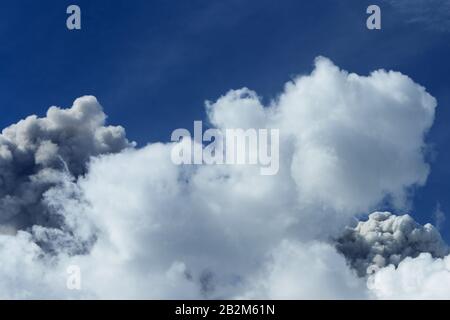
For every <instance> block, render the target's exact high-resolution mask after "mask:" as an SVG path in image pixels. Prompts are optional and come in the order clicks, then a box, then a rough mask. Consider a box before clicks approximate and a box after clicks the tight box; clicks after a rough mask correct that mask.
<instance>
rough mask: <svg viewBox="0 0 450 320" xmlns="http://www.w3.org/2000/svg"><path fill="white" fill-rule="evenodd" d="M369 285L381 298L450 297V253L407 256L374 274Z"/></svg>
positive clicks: (374, 293) (375, 294)
mask: <svg viewBox="0 0 450 320" xmlns="http://www.w3.org/2000/svg"><path fill="white" fill-rule="evenodd" d="M368 287H369V289H370V290H371V293H372V294H373V295H374V297H375V298H378V299H450V256H447V257H445V258H443V259H434V258H433V257H432V256H431V254H429V253H422V254H421V255H419V256H418V257H416V258H406V259H405V260H403V261H402V262H401V263H400V264H399V266H398V267H397V268H395V267H394V266H393V265H390V266H388V267H386V268H383V269H381V270H380V271H378V272H377V273H375V274H374V275H372V276H371V277H370V278H369V280H368Z"/></svg>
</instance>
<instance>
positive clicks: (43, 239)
mask: <svg viewBox="0 0 450 320" xmlns="http://www.w3.org/2000/svg"><path fill="white" fill-rule="evenodd" d="M105 120H106V115H105V114H104V113H103V111H102V107H101V106H100V105H99V103H98V102H97V100H96V98H95V97H92V96H85V97H82V98H79V99H77V100H75V102H74V104H73V106H72V107H71V108H69V109H60V108H58V107H51V108H50V109H49V110H48V112H47V115H46V116H45V117H44V118H39V117H37V116H29V117H27V118H26V119H24V120H21V121H19V122H18V123H17V124H14V125H11V126H9V127H7V128H5V129H4V130H3V131H2V133H1V134H0V227H1V228H0V232H1V233H10V234H11V233H15V232H16V231H18V230H28V231H33V234H34V235H35V236H36V242H37V243H39V244H40V245H42V246H44V247H47V249H49V250H53V249H54V247H55V246H56V247H60V246H63V247H64V246H65V245H67V242H69V241H70V234H67V233H64V232H63V231H62V230H61V229H62V228H65V227H66V226H67V224H66V223H65V222H64V221H63V220H64V219H65V218H64V217H62V216H61V215H57V214H54V211H52V210H51V207H50V206H49V205H48V203H47V201H45V199H44V195H45V193H46V192H47V191H48V190H50V189H51V188H52V187H54V186H57V185H58V184H60V183H61V182H62V181H64V178H67V177H68V178H69V179H76V178H77V177H79V176H81V175H83V174H85V173H86V168H87V167H86V166H87V163H88V161H89V159H90V157H93V156H98V155H100V154H108V153H117V152H120V151H121V150H123V149H125V148H127V147H131V146H133V144H132V143H130V142H128V141H127V139H126V137H125V130H124V129H123V128H122V127H120V126H117V127H114V126H105ZM40 227H49V228H52V229H48V230H45V229H40ZM50 230H51V231H50ZM58 241H59V242H58ZM80 249H82V248H78V249H77V250H80Z"/></svg>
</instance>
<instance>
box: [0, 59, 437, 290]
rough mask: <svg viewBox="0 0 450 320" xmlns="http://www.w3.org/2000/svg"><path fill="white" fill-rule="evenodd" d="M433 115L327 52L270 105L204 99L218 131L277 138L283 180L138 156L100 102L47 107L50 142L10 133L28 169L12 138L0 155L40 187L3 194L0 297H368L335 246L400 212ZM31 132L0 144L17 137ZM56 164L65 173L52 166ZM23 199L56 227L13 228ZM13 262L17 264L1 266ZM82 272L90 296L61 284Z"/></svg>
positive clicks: (33, 132)
mask: <svg viewBox="0 0 450 320" xmlns="http://www.w3.org/2000/svg"><path fill="white" fill-rule="evenodd" d="M80 106H82V107H80ZM435 106H436V102H435V99H434V98H433V97H431V96H430V95H429V94H428V93H426V91H425V89H424V88H423V87H421V86H419V85H418V84H416V83H414V82H413V81H412V80H411V79H410V78H408V77H406V76H404V75H402V74H400V73H397V72H387V71H383V70H379V71H376V72H374V73H372V74H371V75H369V76H358V75H356V74H352V73H347V72H345V71H342V70H340V69H339V68H338V67H336V66H335V65H334V64H333V63H332V62H331V61H329V60H327V59H325V58H318V59H317V60H316V66H315V69H314V71H313V72H312V73H311V74H310V75H305V76H302V77H298V78H296V79H294V80H293V81H291V82H289V83H287V84H286V86H285V88H284V90H283V92H282V93H281V94H280V96H279V97H278V98H277V99H276V100H275V101H273V102H272V103H271V104H270V105H269V106H263V105H262V103H261V100H260V99H259V98H258V96H257V94H256V93H255V92H253V91H251V90H249V89H245V88H244V89H240V90H233V91H230V92H228V93H227V94H226V95H224V96H223V97H220V98H219V99H218V100H217V101H216V102H209V103H208V104H207V113H208V117H209V121H210V122H211V124H212V125H213V126H215V127H217V128H221V129H224V128H236V127H240V128H276V129H279V130H280V170H279V172H278V174H277V175H274V176H262V175H260V174H259V168H257V167H256V166H248V165H246V166H244V165H215V166H212V165H210V166H176V165H174V164H173V163H172V162H171V158H170V154H171V148H172V146H173V145H172V144H168V143H155V144H151V145H148V146H145V147H143V148H140V149H136V148H133V146H132V144H130V143H129V142H128V141H127V140H126V138H125V134H124V131H123V129H121V128H120V127H105V126H104V120H105V116H104V114H103V113H102V112H101V109H100V107H99V106H98V104H97V102H96V101H95V100H94V98H92V97H85V98H81V100H77V101H76V102H75V104H74V106H73V107H72V108H71V109H67V110H60V109H50V110H53V111H49V113H48V115H47V117H46V118H43V119H37V118H32V119H31V120H28V122H30V123H34V122H36V121H37V122H38V123H44V124H45V126H44V128H45V130H44V133H45V134H44V135H43V134H42V130H43V129H42V128H41V127H40V126H39V125H34V126H37V127H38V128H40V129H39V130H38V129H27V130H26V132H27V134H26V135H25V137H26V138H20V139H19V138H14V139H16V140H14V139H13V138H8V139H10V140H11V139H12V140H14V141H15V142H14V143H12V145H21V146H22V147H21V148H19V147H17V149H18V150H21V149H25V150H28V149H29V148H31V151H30V152H29V153H27V154H29V155H28V156H27V157H32V158H33V159H34V160H29V162H26V163H29V164H32V165H31V166H30V168H32V170H30V171H26V170H23V171H20V170H19V169H22V168H24V167H21V166H20V162H17V161H15V162H14V161H12V160H11V159H12V158H11V157H10V156H9V153H8V151H7V150H6V147H4V145H5V146H7V148H9V146H10V145H11V144H7V143H4V144H2V145H1V147H0V151H1V152H0V156H1V157H2V158H1V159H3V160H1V161H4V162H5V163H8V164H9V165H11V164H12V163H14V164H15V166H16V167H14V168H15V169H14V170H12V171H11V172H13V173H14V172H21V175H20V178H17V177H16V176H15V175H14V176H13V177H14V178H13V179H11V183H10V184H9V185H10V186H13V185H16V184H19V183H26V184H27V185H28V184H30V183H39V184H42V183H44V182H45V185H44V186H43V187H41V188H39V189H35V188H31V189H27V190H29V192H28V193H25V194H26V195H27V196H25V195H23V196H22V193H20V196H19V197H17V196H16V193H14V192H12V191H11V190H12V189H11V188H10V189H8V188H3V187H2V186H0V201H2V203H5V204H6V203H9V202H8V201H10V199H14V201H16V202H19V205H16V206H15V207H14V208H18V209H17V210H16V211H14V210H12V209H11V210H10V211H5V212H7V213H6V214H8V219H4V220H3V221H4V222H0V225H2V227H3V229H0V232H2V234H1V235H0V279H6V281H4V282H0V296H2V297H7V298H8V297H26V298H28V297H35V298H36V297H37V298H39V297H54V296H60V297H64V296H66V297H75V298H78V297H98V298H230V297H231V298H236V297H268V298H277V297H279V298H281V297H283V298H314V297H317V298H349V297H361V298H364V297H367V296H370V295H369V293H368V292H367V288H365V285H364V281H365V279H364V278H358V277H357V275H356V271H354V270H353V269H351V268H350V267H349V266H347V265H346V263H345V261H346V260H345V258H344V257H343V256H342V255H340V254H339V253H338V251H337V250H336V249H335V248H334V243H333V240H332V239H335V238H336V237H338V236H339V235H340V233H341V232H342V230H343V227H344V226H345V225H348V224H349V222H350V221H351V220H352V218H353V217H354V216H355V215H357V214H361V213H365V212H369V210H371V209H373V208H375V207H376V205H377V204H378V203H380V202H382V201H390V202H391V204H392V205H393V206H397V207H402V206H405V204H406V203H407V194H408V190H409V188H411V187H414V186H415V185H423V184H424V183H425V181H426V178H427V175H428V171H429V168H428V165H427V164H426V162H425V161H424V154H423V149H424V147H425V142H424V136H425V134H426V132H427V130H428V129H429V128H430V126H431V125H432V123H433V118H434V108H435ZM83 110H84V111H83ZM91 119H93V120H91ZM95 119H97V120H95ZM25 121H27V120H25ZM85 122H86V123H90V125H87V127H86V126H85ZM22 127H23V124H22V123H19V124H18V125H16V126H12V127H10V129H7V130H9V131H10V132H14V134H6V133H5V132H6V130H5V131H4V134H3V135H4V136H5V137H6V136H7V137H16V136H17V137H18V136H20V135H17V134H16V132H21V130H18V129H19V128H22ZM26 127H28V126H26ZM78 127H79V129H77V128H78ZM11 128H12V129H11ZM55 128H57V129H55ZM58 128H59V129H58ZM67 128H71V129H70V130H69V129H67ZM51 130H56V132H57V133H58V134H57V135H56V136H57V137H58V138H54V136H53V134H52V135H50V137H51V138H49V137H48V135H49V134H48V133H47V131H51ZM52 132H53V131H52ZM73 132H75V133H76V134H75V135H73V134H72V135H71V134H70V133H73ZM42 135H43V136H44V138H40V137H41V136H42ZM168 138H169V137H168ZM41 140H42V141H41ZM19 141H20V142H19ZM36 141H39V143H38V142H36ZM28 144H30V146H28ZM66 149H67V151H64V152H62V151H60V150H66ZM8 150H9V149H8ZM55 152H56V154H55ZM71 152H72V153H73V154H72V153H71ZM78 153H79V154H78ZM18 154H21V153H18ZM67 155H70V156H67ZM11 156H12V155H11ZM14 156H16V155H14ZM16 157H19V156H18V155H17V156H16ZM55 157H56V158H59V157H61V158H63V160H64V161H63V163H66V164H67V167H66V166H59V167H58V166H56V165H51V164H52V163H53V160H52V159H54V158H55ZM5 159H6V160H5ZM72 159H74V160H72ZM55 163H57V161H56V160H55ZM72 163H73V164H72ZM0 168H1V169H0V175H1V176H2V177H7V176H8V175H11V173H10V171H8V170H10V167H8V166H4V167H0ZM3 179H4V178H3ZM35 190H38V191H35ZM28 198H32V199H40V200H39V208H42V209H40V210H39V211H37V212H38V215H40V216H42V217H45V218H48V219H50V220H51V221H52V223H44V222H42V221H41V220H35V219H31V220H29V221H31V222H27V223H17V221H16V220H17V219H19V218H18V217H19V216H20V215H21V210H20V208H22V206H21V204H20V203H21V201H23V202H24V203H25V204H28V203H35V201H34V202H33V201H28V200H26V199H28ZM5 206H6V205H5ZM42 213H43V214H42ZM27 214H30V215H33V213H27ZM1 215H4V214H3V212H2V213H1V214H0V216H1ZM6 221H7V222H6ZM27 221H28V220H27ZM10 226H13V227H14V229H13V231H10V229H8V228H9V227H10ZM1 230H4V231H1ZM8 230H9V231H8ZM11 248H14V249H13V250H12V249H11ZM7 254H8V255H11V254H12V255H14V257H13V258H12V259H11V260H8V261H4V260H5V258H2V257H5V256H7ZM72 264H75V265H78V266H79V267H80V268H81V271H82V288H83V290H82V291H80V292H74V291H69V290H67V289H66V288H65V284H66V283H65V277H66V274H65V269H66V267H67V266H68V265H72ZM18 265H21V267H20V268H16V266H18ZM16 269H17V270H18V271H17V272H16ZM306 270H307V275H306V274H305V272H306ZM289 279H290V281H289ZM289 282H291V283H289ZM15 287H17V288H24V289H23V290H15V289H14V288H15Z"/></svg>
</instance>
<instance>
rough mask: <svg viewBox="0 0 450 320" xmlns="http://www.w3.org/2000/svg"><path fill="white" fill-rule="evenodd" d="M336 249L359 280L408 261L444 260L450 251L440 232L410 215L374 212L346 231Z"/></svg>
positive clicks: (338, 241)
mask: <svg viewBox="0 0 450 320" xmlns="http://www.w3.org/2000/svg"><path fill="white" fill-rule="evenodd" d="M336 247H337V249H338V251H340V252H341V253H342V254H343V255H344V256H345V257H346V259H347V261H348V263H349V264H350V265H351V266H352V267H353V268H354V269H355V270H356V271H357V273H358V275H359V276H365V275H367V274H371V273H373V272H376V271H377V270H378V269H379V268H382V267H385V266H387V265H390V264H393V265H395V266H398V264H399V263H400V262H401V261H402V260H403V259H404V258H406V257H413V258H414V257H417V256H418V255H419V254H420V253H422V252H428V253H430V254H431V255H432V256H433V257H444V256H445V255H447V254H448V252H449V250H448V247H447V245H446V244H445V243H444V241H443V240H442V238H441V235H440V234H439V231H438V230H437V229H436V228H435V227H434V226H432V225H431V224H426V225H424V226H422V225H420V224H418V223H417V222H415V221H414V219H413V218H411V217H410V216H409V215H407V214H406V215H402V216H396V215H393V214H391V213H389V212H375V213H372V214H371V215H369V219H368V220H367V221H361V222H359V223H358V224H357V226H356V227H355V228H351V227H347V228H346V230H345V232H344V234H343V235H342V236H341V237H340V238H339V239H338V240H337V244H336Z"/></svg>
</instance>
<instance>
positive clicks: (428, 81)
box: [0, 0, 450, 241]
mask: <svg viewBox="0 0 450 320" xmlns="http://www.w3.org/2000/svg"><path fill="white" fill-rule="evenodd" d="M401 2H403V1H395V0H394V1H385V0H377V1H361V0H346V1H337V0H334V1H331V0H330V1H328V0H318V1H298V0H292V1H291V0H283V1H277V2H275V1H268V0H259V1H242V0H239V1H238V0H230V1H211V0H208V1H206V0H203V1H200V0H193V1H149V0H131V1H130V0H128V1H124V0H114V1H98V0H88V1H81V0H77V1H61V0H42V1H31V0H17V1H8V2H6V1H2V2H1V3H0V37H1V40H2V46H1V47H0V61H1V62H2V65H1V68H0V97H1V109H0V110H1V115H2V117H1V118H0V125H1V127H5V126H7V125H9V124H11V123H14V122H16V121H17V120H18V119H20V118H23V117H25V116H27V115H29V114H38V115H43V114H44V113H45V111H46V110H47V108H48V107H49V106H50V105H59V106H70V105H71V103H72V101H73V100H74V99H75V98H76V97H79V96H82V95H85V94H92V95H95V96H96V97H97V98H98V99H99V101H100V102H101V103H102V105H103V106H104V108H105V112H106V113H107V114H108V115H109V122H110V123H112V124H120V125H122V126H124V127H125V128H126V130H127V134H128V136H129V137H130V138H131V139H132V140H135V141H137V142H138V143H139V144H140V145H143V144H145V143H147V142H150V141H167V140H169V138H170V133H171V132H172V130H173V129H175V128H178V127H186V128H191V127H192V122H193V120H198V119H203V118H204V117H205V113H204V101H205V100H207V99H208V100H214V99H216V98H218V97H219V96H220V95H222V94H224V93H225V92H227V91H228V90H229V89H233V88H234V89H237V88H240V87H243V86H246V87H248V88H250V89H252V90H255V91H256V92H258V94H260V95H261V96H262V97H263V99H264V101H270V99H272V98H274V97H276V95H277V94H278V93H279V92H280V91H281V89H282V86H283V84H284V83H285V82H286V81H288V80H289V79H291V78H292V77H293V76H295V75H297V74H303V73H309V72H310V71H311V69H312V63H313V60H314V58H315V57H316V56H318V55H323V56H326V57H328V58H330V59H331V60H333V61H334V62H335V63H336V64H337V65H338V66H340V67H341V68H344V69H346V70H349V71H352V72H356V73H359V74H368V73H369V72H370V71H372V70H374V69H378V68H385V69H393V70H397V71H401V72H402V73H404V74H406V75H408V76H410V77H411V78H412V79H414V81H415V82H418V83H420V84H421V85H423V86H425V87H426V88H427V90H428V92H430V93H431V94H432V95H433V96H434V97H436V98H437V100H438V109H437V115H436V120H435V123H434V126H433V129H432V131H431V132H430V134H429V137H428V141H429V143H430V145H431V146H432V150H431V151H430V155H429V158H430V161H431V169H432V171H431V175H430V176H429V178H428V183H427V185H426V186H425V187H423V188H420V189H418V190H415V194H414V197H413V205H412V209H411V213H412V215H413V216H414V217H415V218H416V219H417V220H418V221H419V222H422V223H423V222H432V219H433V218H432V214H433V211H434V210H435V207H436V205H437V203H440V205H441V209H442V210H443V211H444V212H446V213H447V212H448V211H450V200H449V197H448V190H450V167H449V166H448V163H450V140H449V137H450V129H449V127H448V125H447V121H448V120H449V119H450V113H449V111H448V108H447V106H448V105H449V103H450V93H449V90H448V88H450V76H449V74H450V72H449V71H450V62H449V61H448V57H449V56H450V41H449V36H450V30H449V29H448V23H446V24H445V23H444V20H442V19H443V17H442V16H440V14H445V12H448V11H444V12H443V13H442V11H440V10H439V8H436V7H434V10H431V14H430V11H429V10H428V11H427V14H426V15H423V14H422V13H423V11H421V10H424V9H423V8H422V9H421V8H420V7H417V10H405V9H404V8H405V7H404V6H402V3H401ZM412 3H413V5H414V1H413V2H412ZM438 3H444V2H438V1H434V0H432V1H430V6H431V7H432V6H434V5H436V4H438ZM70 4H77V5H79V6H80V7H81V10H82V30H81V31H69V30H67V29H66V27H65V22H66V17H67V15H66V13H65V11H66V8H67V6H68V5H70ZM369 4H378V5H379V6H380V7H381V10H382V30H380V31H369V30H367V29H366V26H365V21H366V18H367V15H366V13H365V11H366V8H367V6H368V5H369ZM447 8H448V7H447ZM424 17H425V18H426V19H425V18H424ZM444 17H445V16H444ZM419 18H420V19H419ZM448 226H449V224H448V223H444V225H443V229H442V230H441V232H442V233H443V234H444V237H445V238H446V239H447V241H448V240H450V231H448V229H449V228H448Z"/></svg>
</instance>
